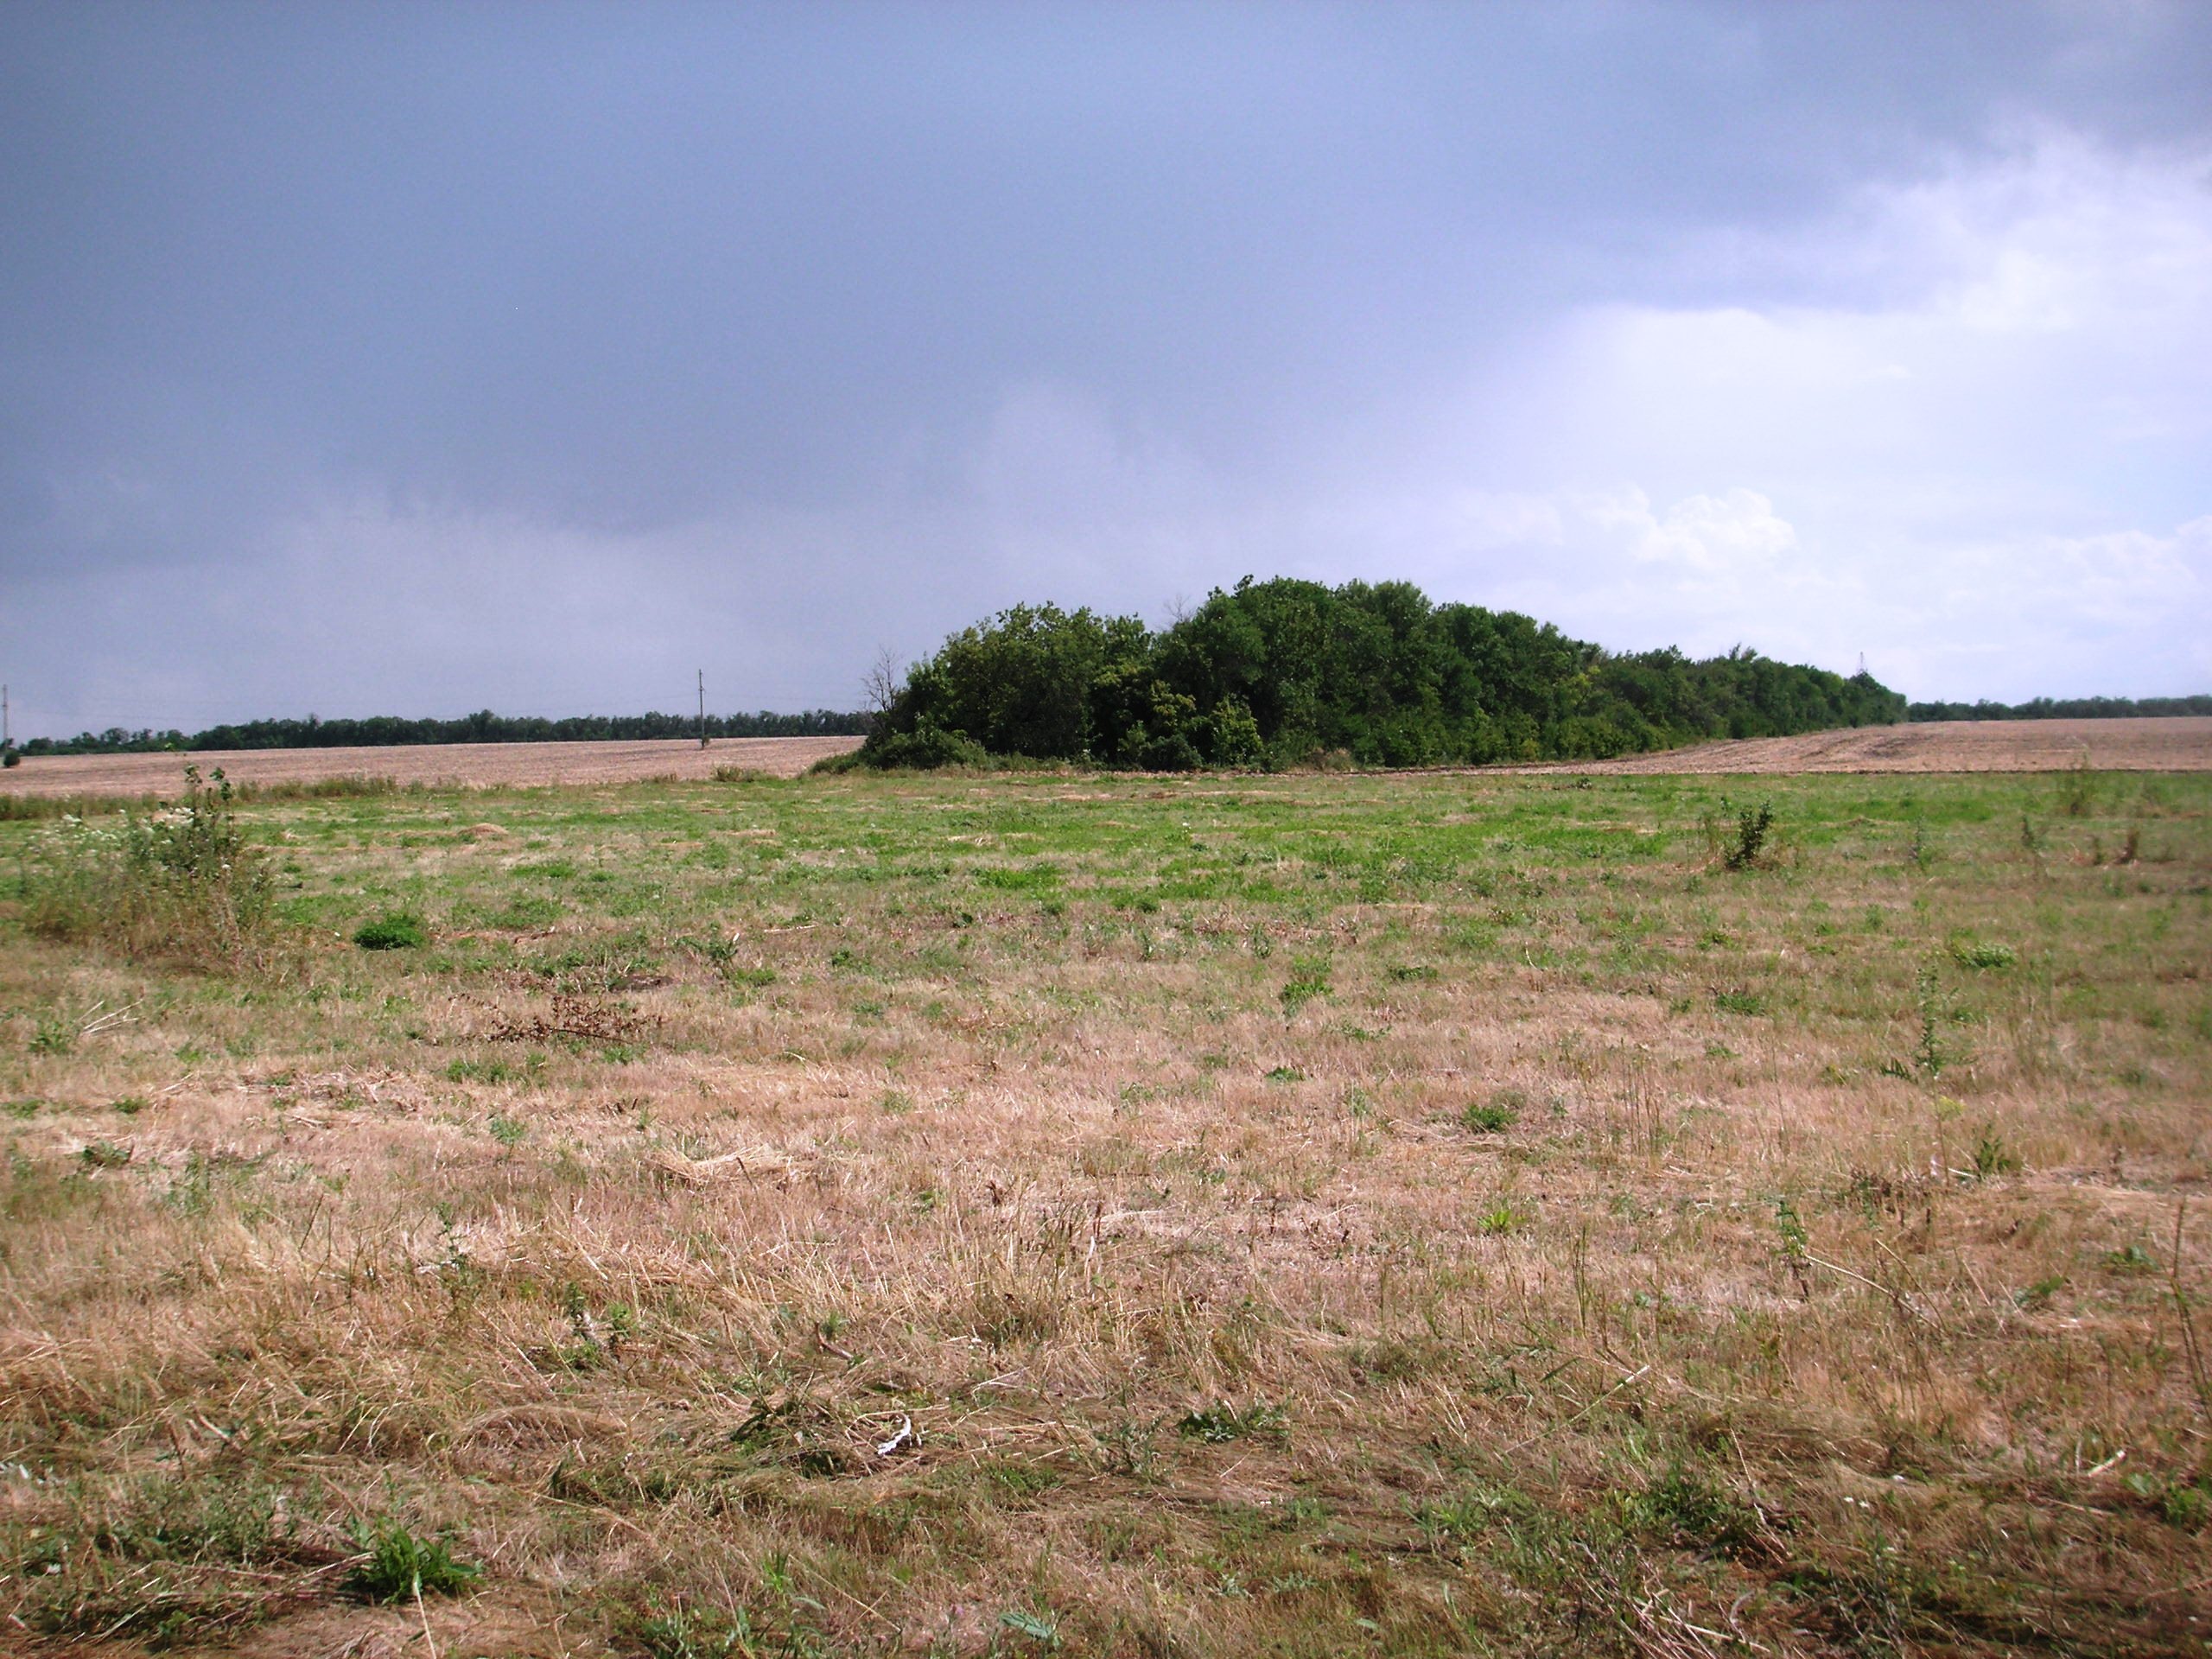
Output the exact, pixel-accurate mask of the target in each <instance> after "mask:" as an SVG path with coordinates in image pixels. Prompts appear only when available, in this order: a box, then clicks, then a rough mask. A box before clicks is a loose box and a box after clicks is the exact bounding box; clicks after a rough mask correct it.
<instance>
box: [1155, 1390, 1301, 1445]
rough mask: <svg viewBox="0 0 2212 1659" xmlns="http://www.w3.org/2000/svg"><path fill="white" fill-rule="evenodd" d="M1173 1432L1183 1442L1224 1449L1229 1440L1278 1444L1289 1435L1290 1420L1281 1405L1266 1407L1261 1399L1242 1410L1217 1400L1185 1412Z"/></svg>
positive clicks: (1266, 1403)
mask: <svg viewBox="0 0 2212 1659" xmlns="http://www.w3.org/2000/svg"><path fill="white" fill-rule="evenodd" d="M1175 1432H1176V1433H1179V1434H1180V1435H1182V1436H1183V1438H1184V1439H1185V1440H1198V1441H1201V1442H1203V1443H1204V1444H1205V1445H1207V1446H1226V1445H1228V1444H1229V1443H1230V1441H1231V1440H1245V1439H1248V1438H1256V1439H1261V1440H1277V1441H1280V1440H1284V1439H1286V1438H1287V1436H1288V1434H1289V1433H1290V1421H1289V1418H1288V1416H1287V1414H1285V1412H1284V1410H1283V1408H1281V1406H1274V1405H1269V1404H1268V1402H1266V1401H1264V1400H1255V1401H1254V1402H1252V1403H1251V1404H1250V1405H1249V1406H1243V1407H1238V1406H1232V1405H1230V1403H1229V1402H1227V1401H1226V1400H1217V1401H1215V1402H1213V1404H1211V1405H1210V1406H1201V1407H1199V1408H1198V1410H1196V1411H1193V1412H1190V1413H1187V1414H1185V1416H1184V1418H1183V1420H1182V1421H1180V1422H1179V1423H1177V1424H1176V1425H1175Z"/></svg>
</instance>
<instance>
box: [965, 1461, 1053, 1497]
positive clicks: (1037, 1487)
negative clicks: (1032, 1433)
mask: <svg viewBox="0 0 2212 1659" xmlns="http://www.w3.org/2000/svg"><path fill="white" fill-rule="evenodd" d="M983 1478H984V1479H985V1480H987V1481H988V1482H989V1483H990V1484H991V1485H992V1486H994V1487H995V1488H996V1489H997V1491H999V1493H1000V1494H1001V1496H1003V1497H1005V1498H1007V1499H1008V1500H1011V1501H1012V1502H1014V1503H1027V1502H1028V1501H1029V1500H1030V1499H1032V1498H1034V1497H1040V1496H1042V1495H1043V1494H1044V1493H1046V1492H1049V1491H1052V1488H1053V1487H1055V1486H1057V1485H1058V1484H1060V1477H1059V1473H1058V1471H1056V1470H1052V1469H1047V1468H1045V1467H1043V1466H1042V1465H1038V1464H1033V1463H1010V1462H1009V1463H988V1464H985V1465H983Z"/></svg>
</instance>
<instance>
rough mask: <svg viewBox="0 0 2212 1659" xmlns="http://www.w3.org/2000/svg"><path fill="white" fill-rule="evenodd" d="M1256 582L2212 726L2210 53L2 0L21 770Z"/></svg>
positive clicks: (1548, 23)
mask: <svg viewBox="0 0 2212 1659" xmlns="http://www.w3.org/2000/svg"><path fill="white" fill-rule="evenodd" d="M1248 572H1249V573H1254V574H1256V575H1262V576H1266V575H1278V574H1281V575H1307V576H1314V577H1319V578H1322V579H1324V580H1327V581H1331V582H1336V581H1341V580H1344V579H1346V578H1349V577H1353V576H1363V577H1369V578H1375V579H1384V578H1393V577H1407V578H1410V579H1412V580H1414V581H1416V582H1420V583H1421V584H1422V585H1423V586H1424V587H1425V588H1427V589H1428V590H1429V592H1430V593H1431V594H1433V595H1435V596H1437V597H1439V598H1448V599H1455V600H1466V601H1473V602H1476V603H1480V604H1485V605H1490V606H1493V607H1513V608H1517V609H1522V610H1526V611H1529V612H1531V613H1534V614H1535V615H1537V616H1539V617H1541V618H1543V619H1545V620H1551V621H1554V622H1557V623H1558V624H1560V626H1563V627H1565V628H1566V629H1567V630H1568V631H1570V632H1573V633H1576V634H1579V635H1581V636H1583V637H1586V638H1591V639H1597V640H1599V641H1600V642H1602V643H1604V644H1605V645H1609V646H1612V647H1615V648H1620V649H1630V648H1641V647H1646V646H1651V645H1663V644H1670V643H1674V644H1680V645H1683V646H1684V647H1686V648H1688V649H1689V650H1691V651H1693V652H1698V653H1700V654H1703V653H1707V652H1713V651H1718V650H1725V649H1726V648H1727V647H1729V646H1730V645H1735V644H1737V643H1738V642H1739V641H1740V642H1744V643H1747V644H1750V645H1754V646H1756V647H1757V648H1758V649H1759V650H1762V651H1764V652H1767V653H1768V654H1769V655H1771V656H1777V657H1781V658H1788V659H1789V660H1793V661H1809V662H1814V663H1818V664H1824V665H1826V666H1828V667H1833V668H1837V669H1840V670H1844V671H1849V670H1850V669H1852V668H1853V667H1855V666H1856V664H1857V662H1858V659H1859V653H1860V652H1864V653H1865V654H1866V662H1867V664H1868V666H1869V667H1870V668H1872V670H1873V671H1874V672H1875V673H1877V674H1878V675H1879V676H1880V677H1882V678H1883V679H1884V680H1885V681H1887V682H1888V683H1891V684H1892V685H1894V686H1897V688H1899V689H1900V690H1904V691H1906V692H1907V693H1909V694H1910V695H1911V696H1916V697H1935V696H1940V697H1974V696H1995V697H2000V698H2007V699H2012V698H2020V697H2025V696H2033V695H2036V694H2038V693H2050V694H2055V695H2079V694H2088V693H2093V692H2105V693H2111V694H2115V695H2134V696H2146V695H2159V694H2176V693H2185V692H2195V691H2204V690H2212V602H2208V596H2209V595H2212V6H2207V5H2203V4H2199V3H2175V4H2170V5H2169V4H2160V3H2111V4H2093V3H2063V4H2062V3H2050V4H2036V3H2029V0H2002V3H1999V0H1991V3H1987V4H1979V5H1966V4H1943V3H1936V0H1912V3H1909V4H1903V5H1897V6H1894V7H1886V8H1885V7H1883V6H1880V5H1876V4H1871V3H1853V4H1848V5H1821V4H1813V3H1787V4H1784V3H1773V4H1764V5H1719V4H1714V5H1690V4H1664V5H1662V4H1652V5H1637V4H1625V3H1622V4H1592V5H1574V4H1556V3H1548V4H1545V5H1541V6H1537V5H1528V6H1512V5H1505V4H1492V5H1476V4H1467V5H1460V6H1452V7H1443V8H1435V9H1430V8H1425V7H1420V6H1413V5H1390V6H1379V5H1372V4H1364V3H1363V4H1355V5H1348V6H1344V7H1328V6H1299V5H1292V4H1267V5H1261V4H1246V5H1235V6H1219V7H1209V6H1199V5H1178V6H1156V7H1154V6H1141V5H1133V4H1127V3H1115V4H1104V3H1102V4H1098V5H1096V6H1082V5H1077V4H1061V5H1054V6H1044V5H1039V6H1018V5H998V6H981V7H972V8H970V7H960V6H950V5H920V4H897V5H883V6H852V7H834V6H825V5H821V4H808V5H797V4H794V5H791V6H788V7H773V6H761V7H753V8H739V7H734V6H725V5H708V4H699V5H661V6H653V5H611V4H610V5H606V6H594V7H565V6H548V5H542V4H536V3H532V4H519V3H518V4H514V5H466V4H460V3H435V4H423V5H419V6H413V5H397V6H385V5H372V4H347V5H305V4H302V5H292V6H276V5H266V4H245V3H238V4H234V5H219V6H197V5H190V4H185V3H179V0H162V3H159V4H147V5H118V4H102V3H88V0H67V3H59V4H52V5H47V4H41V3H35V0H9V3H7V4H6V5H5V6H4V7H0V677H4V678H5V679H6V680H7V681H9V682H10V684H11V685H12V688H13V696H14V701H15V708H16V731H17V734H18V736H19V737H20V736H22V735H24V734H37V733H40V732H46V733H48V734H57V735H58V734H65V733H67V732H73V731H75V730H77V729H79V728H82V727H87V726H89V727H94V728H99V727H105V726H107V725H110V724H120V725H126V726H131V727H136V726H139V725H154V726H158V727H167V726H171V725H176V726H181V727H185V728H196V727H199V726H202V725H205V724H207V723H210V722H212V721H216V720H220V719H231V718H240V717H251V716H254V715H278V714H304V713H307V712H308V711H310V710H312V711H315V712H317V713H321V714H323V715H360V714H372V713H399V714H410V715H419V714H448V715H449V714H457V713H462V712H466V711H467V710H469V709H475V708H479V707H483V706H490V707H492V708H494V709H499V710H501V711H503V712H510V713H517V714H521V713H537V714H549V715H561V714H574V713H581V712H587V711H594V710H598V711H632V710H637V709H645V708H649V707H658V708H681V707H683V706H685V705H686V704H688V702H690V696H691V683H692V681H691V677H692V671H693V670H694V669H696V668H702V667H703V668H704V669H705V671H706V673H707V677H708V686H709V702H710V703H711V704H712V705H713V706H715V707H716V708H718V709H754V708H762V707H767V708H779V709H794V708H799V707H806V706H816V705H825V704H826V705H830V706H835V707H848V706H850V705H852V704H853V703H855V702H856V700H857V697H858V683H859V680H860V677H861V674H862V672H863V671H864V670H865V669H866V667H867V666H868V663H869V661H870V660H871V659H872V658H874V656H875V655H876V653H877V652H878V651H879V650H880V648H884V647H888V648H889V649H891V650H892V651H893V652H895V653H897V654H898V655H899V656H900V657H901V658H912V657H915V656H918V655H920V654H923V653H925V652H927V651H929V650H930V649H931V648H932V647H933V646H934V645H936V644H937V643H938V641H939V640H940V639H942V638H943V636H944V634H945V633H946V632H948V631H949V630H950V629H952V628H954V627H957V626H960V625H962V624H963V623H965V622H967V621H969V620H974V619H976V618H977V617H979V616H981V615H982V614H985V613H988V612H990V611H992V610H995V609H996V608H998V607H1001V606H1004V605H1006V604H1008V603H1011V602H1013V601H1017V600H1022V599H1046V598H1049V599H1054V600H1058V601H1061V602H1062V603H1065V604H1068V605H1076V604H1089V605H1091V606H1094V607H1104V608H1111V609H1116V610H1135V611H1138V612H1141V613H1143V614H1145V615H1146V616H1147V618H1148V619H1150V620H1154V621H1158V620H1160V619H1162V618H1163V617H1164V616H1165V615H1166V614H1167V613H1169V610H1170V607H1172V606H1173V604H1174V603H1175V602H1176V601H1178V599H1183V600H1192V599H1196V598H1198V597H1201V596H1203V594H1205V591H1206V590H1207V589H1208V588H1211V587H1213V586H1215V585H1217V584H1228V583H1231V582H1235V581H1236V578H1237V577H1239V576H1241V575H1245V574H1246V573H1248Z"/></svg>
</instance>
